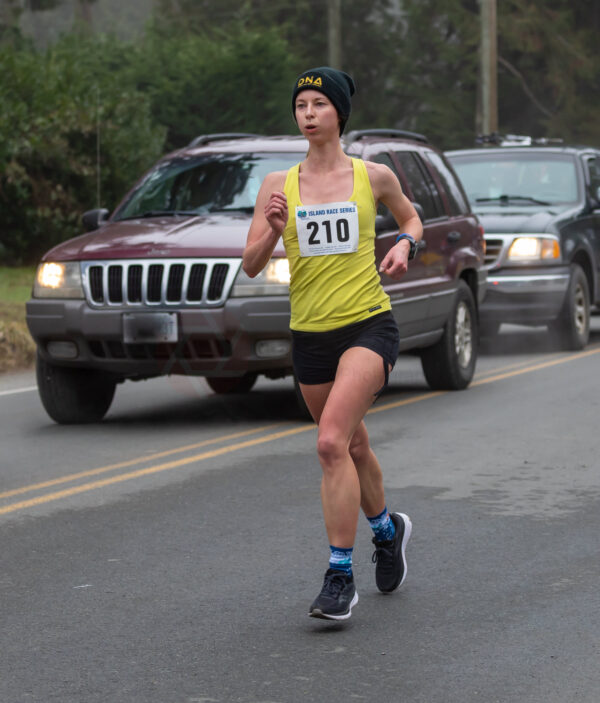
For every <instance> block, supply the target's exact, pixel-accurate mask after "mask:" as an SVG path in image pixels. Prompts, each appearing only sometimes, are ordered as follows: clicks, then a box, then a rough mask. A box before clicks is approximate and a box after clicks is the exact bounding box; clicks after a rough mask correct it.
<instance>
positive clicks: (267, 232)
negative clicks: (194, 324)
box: [242, 171, 288, 278]
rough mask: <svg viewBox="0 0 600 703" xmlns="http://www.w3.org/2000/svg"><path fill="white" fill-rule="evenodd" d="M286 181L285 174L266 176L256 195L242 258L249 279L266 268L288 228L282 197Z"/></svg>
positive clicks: (278, 173)
mask: <svg viewBox="0 0 600 703" xmlns="http://www.w3.org/2000/svg"><path fill="white" fill-rule="evenodd" d="M285 177H286V172H285V171H276V172H274V173H269V174H268V175H267V176H265V180H264V181H263V183H262V185H261V187H260V190H259V192H258V196H257V198H256V205H255V206H254V217H253V218H252V223H251V225H250V229H249V230H248V238H247V240H246V248H245V249H244V254H243V257H242V267H243V269H244V271H245V272H246V273H247V274H248V276H250V277H251V278H254V276H256V275H258V274H259V273H260V272H261V271H262V270H263V268H264V267H265V266H266V265H267V263H268V262H269V259H270V258H271V256H272V254H273V250H274V249H275V246H276V244H277V242H278V240H279V237H281V235H282V234H283V230H284V229H285V226H286V224H287V220H288V208H287V199H286V197H285V194H284V193H283V187H284V184H285Z"/></svg>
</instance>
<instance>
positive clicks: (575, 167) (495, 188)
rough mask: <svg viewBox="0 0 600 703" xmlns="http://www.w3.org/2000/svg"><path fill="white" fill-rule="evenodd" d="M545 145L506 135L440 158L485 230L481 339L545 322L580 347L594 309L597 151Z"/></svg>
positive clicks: (598, 297)
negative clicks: (505, 328) (512, 326)
mask: <svg viewBox="0 0 600 703" xmlns="http://www.w3.org/2000/svg"><path fill="white" fill-rule="evenodd" d="M496 141H498V140H496ZM544 142H545V140H542V143H539V142H538V143H536V142H535V140H531V139H528V138H517V137H512V138H509V139H504V140H501V143H502V144H503V146H497V145H491V146H487V147H481V148H474V149H463V150H460V151H450V152H447V153H446V155H447V156H448V158H449V159H450V161H451V162H452V165H453V166H454V168H455V170H456V171H457V173H458V175H459V176H460V178H461V181H462V183H463V185H464V187H465V190H466V192H467V194H468V196H469V199H470V201H471V206H472V207H473V209H474V211H475V212H476V213H477V215H478V216H479V219H480V220H481V223H482V224H483V226H484V229H485V239H486V247H487V250H486V265H487V268H488V284H487V292H486V296H485V301H484V303H483V305H482V307H481V331H482V333H483V334H484V335H488V336H491V335H493V334H495V333H496V332H497V331H498V328H499V327H500V325H501V324H502V323H503V322H509V323H518V324H526V325H547V326H548V328H549V330H550V331H551V333H552V334H553V335H554V336H555V337H556V338H557V339H558V341H559V342H560V344H561V345H562V346H563V347H564V348H566V349H573V350H577V349H582V348H583V347H584V346H585V345H586V344H587V341H588V338H589V325H590V307H591V305H594V304H596V305H597V304H599V303H600V284H599V274H600V150H598V149H594V148H592V147H584V146H562V145H560V144H547V143H544Z"/></svg>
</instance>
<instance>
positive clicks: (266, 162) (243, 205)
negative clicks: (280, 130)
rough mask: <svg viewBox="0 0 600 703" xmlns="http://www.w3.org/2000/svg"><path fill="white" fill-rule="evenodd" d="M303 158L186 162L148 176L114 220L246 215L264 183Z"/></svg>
mask: <svg viewBox="0 0 600 703" xmlns="http://www.w3.org/2000/svg"><path fill="white" fill-rule="evenodd" d="M304 156H305V154H304V153H286V154H276V153H273V154H271V153H263V154H210V155H205V156H184V157H179V158H175V159H173V160H171V161H167V162H163V163H160V164H159V165H158V166H157V167H156V168H154V169H153V170H152V171H150V172H149V173H148V174H147V175H146V177H145V178H144V179H143V181H142V182H141V183H140V185H139V186H138V187H137V188H136V190H135V191H134V192H133V193H132V194H131V196H130V197H129V199H128V200H127V201H126V202H125V203H124V204H123V205H122V206H121V208H120V209H119V210H118V212H117V214H116V216H115V218H114V219H115V220H127V219H134V218H138V217H153V216H158V215H204V214H206V213H210V212H217V211H223V210H238V211H240V210H241V211H248V212H250V211H251V210H252V209H253V208H254V203H255V202H256V196H257V195H258V190H259V188H260V185H261V183H262V182H263V179H264V177H265V176H266V175H267V173H270V172H271V171H284V170H287V169H289V168H290V167H291V166H293V165H294V164H297V163H298V162H299V161H302V159H303V158H304Z"/></svg>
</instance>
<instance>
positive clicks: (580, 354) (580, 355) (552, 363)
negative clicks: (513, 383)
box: [471, 347, 600, 387]
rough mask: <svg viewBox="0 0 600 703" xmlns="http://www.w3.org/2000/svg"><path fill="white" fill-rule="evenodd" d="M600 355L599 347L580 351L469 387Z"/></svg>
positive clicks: (478, 382)
mask: <svg viewBox="0 0 600 703" xmlns="http://www.w3.org/2000/svg"><path fill="white" fill-rule="evenodd" d="M599 353H600V347H597V348H596V349H589V350H588V351H580V352H577V353H576V354H571V355H570V356H563V357H561V358H560V359H552V361H545V362H543V363H542V364H535V365H534V366H527V367H526V368H524V369H519V370H518V371H509V372H508V373H503V374H497V375H496V376H491V377H490V378H482V379H480V380H478V381H473V382H472V383H471V387H473V386H483V385H485V384H486V383H494V382H495V381H502V380H504V379H505V378H512V377H514V376H520V375H521V374H524V373H531V372H533V371H539V370H540V369H548V368H550V367H551V366H558V365H559V364H566V363H567V362H568V361H577V360H579V359H584V358H585V357H587V356H593V355H594V354H599Z"/></svg>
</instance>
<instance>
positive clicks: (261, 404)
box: [0, 317, 600, 703]
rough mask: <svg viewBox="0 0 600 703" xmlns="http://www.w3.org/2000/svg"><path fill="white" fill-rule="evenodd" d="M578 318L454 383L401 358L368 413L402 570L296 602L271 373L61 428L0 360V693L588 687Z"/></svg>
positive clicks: (590, 554) (573, 692)
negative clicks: (253, 381)
mask: <svg viewBox="0 0 600 703" xmlns="http://www.w3.org/2000/svg"><path fill="white" fill-rule="evenodd" d="M599 368H600V318H597V317H596V318H594V332H593V336H592V340H591V344H590V346H589V347H588V349H587V350H586V351H585V352H583V353H579V354H568V353H563V352H559V351H556V350H552V349H547V348H545V336H544V335H543V334H542V333H538V332H537V331H532V332H521V331H517V328H511V329H509V330H508V331H507V332H503V333H502V334H501V335H500V338H499V339H498V342H497V343H496V344H495V346H494V347H490V348H487V349H485V350H484V353H483V355H482V356H481V358H480V363H479V366H478V374H477V378H476V380H475V382H474V383H473V385H472V387H471V388H470V389H469V390H468V391H466V392H462V393H437V394H435V393H431V392H429V391H428V389H427V387H426V385H425V383H424V380H423V377H422V374H421V372H420V369H419V365H418V363H417V362H416V361H415V360H414V359H411V358H408V359H403V360H401V362H400V363H399V364H398V367H397V369H396V370H395V371H394V374H393V376H392V384H391V387H390V389H389V392H388V393H387V394H386V395H385V396H384V397H382V399H381V400H380V401H379V402H378V404H377V405H376V406H375V407H374V408H373V411H372V412H371V414H370V415H369V418H368V420H367V422H368V426H369V430H370V433H371V438H372V443H373V445H374V447H375V449H376V452H377V454H378V456H379V458H380V461H381V463H382V465H383V466H384V472H385V477H386V486H387V495H388V503H389V505H390V507H391V508H393V509H400V510H403V511H404V512H408V513H409V514H410V515H411V517H412V519H413V524H414V533H413V535H414V536H413V538H412V539H411V542H410V543H409V549H408V561H409V575H408V578H407V581H406V583H405V585H404V586H403V587H402V589H401V590H400V591H399V592H397V593H396V594H394V595H392V596H383V595H381V594H379V593H377V591H376V589H375V586H374V574H373V568H374V567H373V565H372V563H371V551H372V550H371V546H372V545H371V544H370V541H369V537H370V535H369V531H368V528H367V525H366V522H362V523H361V524H360V530H359V537H358V541H357V545H356V550H355V555H356V559H355V575H356V580H357V586H358V589H359V593H360V602H359V604H358V605H357V607H356V608H355V609H354V615H353V618H352V620H351V621H350V622H349V623H347V624H343V625H339V624H337V625H336V624H331V623H326V622H323V621H317V620H313V619H310V618H308V617H307V616H306V612H307V609H308V605H309V603H310V601H311V600H312V599H313V597H314V596H315V594H316V592H317V591H318V588H319V586H320V582H321V578H322V574H323V571H324V569H325V568H326V559H327V541H326V537H325V535H324V530H323V527H322V520H321V513H320V504H319V468H318V466H317V463H316V460H315V456H314V442H315V436H316V435H315V430H314V428H313V427H312V426H311V425H309V424H306V423H302V422H300V421H298V420H297V419H296V416H295V411H294V401H293V392H292V390H291V384H290V382H289V381H281V382H268V381H265V382H264V383H262V384H260V385H259V386H258V389H257V390H256V391H254V392H252V393H250V394H248V395H247V396H245V397H236V398H231V399H227V400H225V399H223V398H221V397H218V396H215V395H213V394H211V393H210V392H209V391H208V389H207V387H206V386H205V385H204V383H203V382H202V381H199V380H189V379H171V380H169V379H158V380H156V381H152V382H146V383H140V384H133V383H130V384H126V385H125V386H123V387H122V388H120V389H119V391H118V394H117V397H116V400H115V403H114V405H113V407H112V408H111V411H110V413H109V414H108V416H107V418H106V421H105V422H103V423H101V424H98V425H95V426H88V427H60V426H57V425H54V424H53V423H51V422H50V421H49V420H48V418H47V417H46V416H45V414H44V412H43V411H42V409H41V407H40V406H39V402H38V399H37V395H36V393H35V391H33V390H27V389H28V388H31V387H33V386H34V385H35V380H34V378H33V376H32V375H31V374H28V373H26V374H18V375H11V376H5V377H0V443H1V444H0V447H1V451H0V531H1V538H2V551H1V554H2V557H1V559H2V561H1V563H0V603H1V605H0V608H1V622H2V629H1V634H0V637H1V640H0V646H1V652H2V655H1V657H0V701H1V703H19V702H21V701H36V702H37V701H39V702H40V703H50V702H54V701H57V702H60V703H96V702H98V703H100V702H102V703H107V702H110V703H112V702H115V703H121V702H123V703H138V702H139V703H191V702H196V703H198V702H204V703H212V702H215V703H217V702H218V703H230V702H233V701H240V702H243V703H274V702H280V703H296V701H319V702H320V701H331V702H332V703H337V701H348V700H357V701H360V700H365V701H366V700H369V701H378V700H382V701H383V700H385V701H406V702H407V703H421V702H422V703H454V702H457V703H458V702H461V703H471V702H472V701H473V702H474V701H482V702H483V703H492V702H495V701H498V702H501V703H508V702H510V703H542V702H543V703H570V702H571V701H577V702H580V703H597V702H598V700H599V695H600V694H599V693H598V691H599V690H600V667H598V661H599V660H600V651H599V650H600V647H599V642H600V637H599V634H598V633H599V629H600V600H599V598H598V582H599V578H600V561H599V559H598V544H599V540H598V534H600V511H599V509H598V508H599V507H600V471H599V470H598V459H597V456H598V446H599V442H598V416H599V409H600V380H599V379H600V375H599V373H598V369H599Z"/></svg>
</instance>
